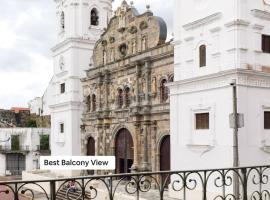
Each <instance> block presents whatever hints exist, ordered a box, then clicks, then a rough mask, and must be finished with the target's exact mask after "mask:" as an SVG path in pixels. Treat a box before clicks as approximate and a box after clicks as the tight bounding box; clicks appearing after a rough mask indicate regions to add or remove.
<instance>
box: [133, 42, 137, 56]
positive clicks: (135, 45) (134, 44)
mask: <svg viewBox="0 0 270 200" xmlns="http://www.w3.org/2000/svg"><path fill="white" fill-rule="evenodd" d="M136 47H137V44H136V40H133V41H132V54H135V53H136Z"/></svg>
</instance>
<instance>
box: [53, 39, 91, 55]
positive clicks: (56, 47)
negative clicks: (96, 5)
mask: <svg viewBox="0 0 270 200" xmlns="http://www.w3.org/2000/svg"><path fill="white" fill-rule="evenodd" d="M68 43H72V44H76V43H80V44H87V45H88V44H93V45H94V44H95V43H96V41H95V40H88V39H83V38H80V37H78V38H67V39H65V40H64V41H62V42H60V43H58V44H56V45H55V46H54V47H52V48H51V50H52V51H53V52H55V51H56V50H57V49H59V48H61V47H63V46H65V45H66V44H68Z"/></svg>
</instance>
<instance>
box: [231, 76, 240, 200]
mask: <svg viewBox="0 0 270 200" xmlns="http://www.w3.org/2000/svg"><path fill="white" fill-rule="evenodd" d="M230 85H231V86H232V90H233V95H232V97H233V99H232V100H233V113H232V118H231V121H232V127H233V167H239V147H238V128H239V123H238V122H239V120H238V119H239V115H238V112H237V87H236V80H235V79H233V80H232V82H231V83H230ZM233 193H234V195H235V198H236V199H239V177H238V175H237V174H236V173H235V172H234V174H233Z"/></svg>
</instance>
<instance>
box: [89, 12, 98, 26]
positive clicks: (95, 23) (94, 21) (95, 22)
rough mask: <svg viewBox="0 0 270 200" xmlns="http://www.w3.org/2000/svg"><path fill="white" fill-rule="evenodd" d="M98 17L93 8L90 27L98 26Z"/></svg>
mask: <svg viewBox="0 0 270 200" xmlns="http://www.w3.org/2000/svg"><path fill="white" fill-rule="evenodd" d="M98 20H99V17H98V11H97V9H96V8H93V9H92V10H91V25H93V26H98V24H99V21H98Z"/></svg>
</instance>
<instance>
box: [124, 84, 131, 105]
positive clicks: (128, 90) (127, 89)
mask: <svg viewBox="0 0 270 200" xmlns="http://www.w3.org/2000/svg"><path fill="white" fill-rule="evenodd" d="M125 105H126V107H128V106H129V105H130V89H129V87H126V88H125Z"/></svg>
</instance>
